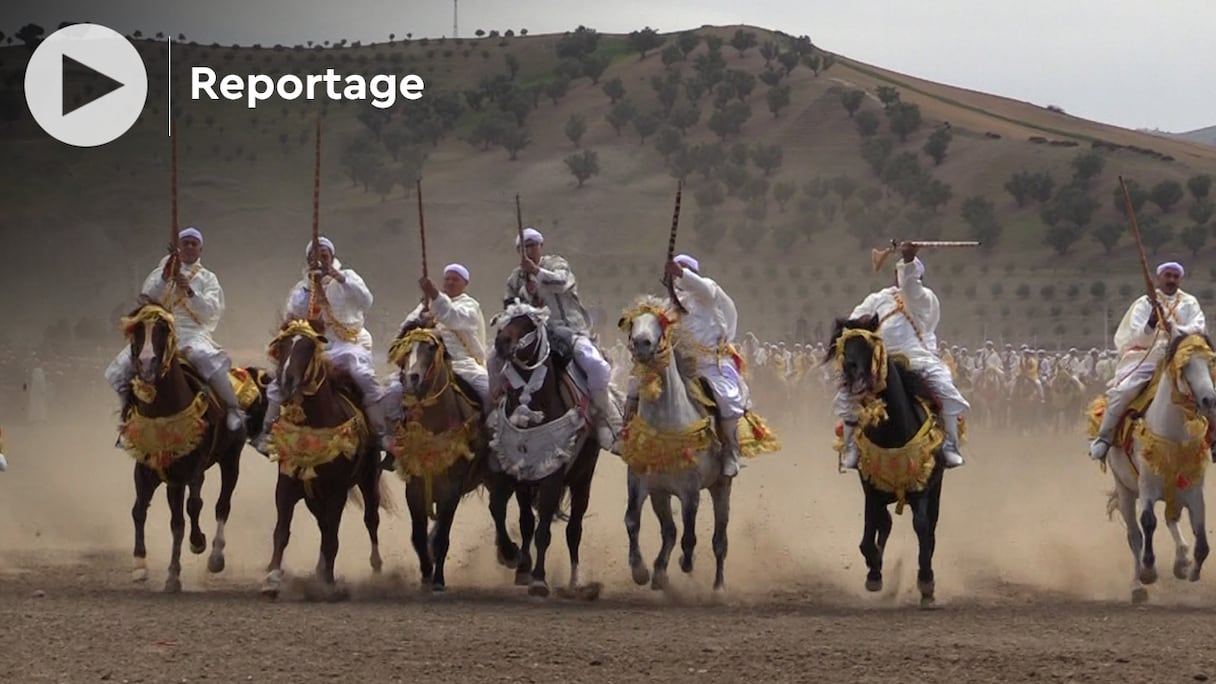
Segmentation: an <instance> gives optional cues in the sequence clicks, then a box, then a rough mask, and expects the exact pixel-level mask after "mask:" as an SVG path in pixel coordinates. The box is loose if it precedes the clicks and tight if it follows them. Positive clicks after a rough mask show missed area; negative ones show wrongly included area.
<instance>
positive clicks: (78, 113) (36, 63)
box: [25, 24, 148, 147]
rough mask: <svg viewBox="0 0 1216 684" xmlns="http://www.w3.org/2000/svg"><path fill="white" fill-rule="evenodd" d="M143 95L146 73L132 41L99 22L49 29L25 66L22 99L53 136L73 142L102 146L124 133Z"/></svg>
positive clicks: (137, 116)
mask: <svg viewBox="0 0 1216 684" xmlns="http://www.w3.org/2000/svg"><path fill="white" fill-rule="evenodd" d="M82 84H87V85H88V87H85V88H83V89H82V88H81V86H82ZM81 93H83V96H82V95H81ZM147 96H148V73H147V70H146V69H145V68H144V62H143V59H142V58H140V56H139V53H138V52H137V51H136V50H135V46H134V45H132V44H131V43H130V41H128V40H127V39H126V38H124V37H123V36H122V34H120V33H118V32H117V31H114V30H113V29H110V28H107V27H105V26H100V25H98V24H73V25H71V26H66V27H64V28H62V29H59V30H58V31H56V32H54V33H52V34H51V35H50V36H48V37H47V39H46V40H44V41H42V44H40V45H39V46H38V49H36V50H34V54H33V55H31V56H30V62H29V66H27V67H26V70H25V99H26V102H27V103H28V104H29V108H30V113H31V114H33V115H34V120H35V121H37V122H38V125H39V126H41V127H42V130H44V131H46V132H47V133H48V134H50V135H51V136H52V137H54V138H55V139H56V140H59V141H61V142H65V143H67V144H69V145H75V146H77V147H96V146H98V145H104V144H106V143H108V142H110V141H112V140H114V139H115V138H117V137H118V136H120V135H122V134H123V133H126V132H127V130H129V129H130V128H131V126H132V125H133V124H134V123H135V121H136V120H137V119H138V118H139V114H140V112H142V111H143V108H144V101H145V99H146V98H147Z"/></svg>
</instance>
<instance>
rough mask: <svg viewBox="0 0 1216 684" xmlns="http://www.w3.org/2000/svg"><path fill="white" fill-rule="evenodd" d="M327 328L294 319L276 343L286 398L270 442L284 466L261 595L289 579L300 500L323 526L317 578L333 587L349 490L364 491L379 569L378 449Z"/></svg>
mask: <svg viewBox="0 0 1216 684" xmlns="http://www.w3.org/2000/svg"><path fill="white" fill-rule="evenodd" d="M324 332H325V326H324V323H322V322H320V321H303V320H294V321H288V322H286V323H284V324H283V326H282V328H281V329H280V331H279V334H278V335H277V336H275V338H274V340H273V341H272V342H271V343H270V349H269V353H270V356H271V358H273V359H274V360H275V362H276V363H277V366H278V367H277V370H276V372H277V377H278V384H279V391H280V392H281V393H282V396H283V404H282V406H283V411H282V417H281V418H280V420H279V421H278V422H277V423H275V425H274V427H273V428H272V431H271V436H270V444H271V451H272V453H273V454H274V457H273V458H274V459H276V460H277V461H278V463H279V478H278V482H277V483H276V484H275V491H274V500H275V509H276V512H277V520H276V522H275V526H274V552H273V555H272V557H271V559H270V565H269V567H268V568H267V575H266V580H265V582H264V583H263V585H262V593H263V594H265V595H266V596H268V597H271V598H275V597H277V596H278V594H279V588H280V586H281V584H282V581H283V570H282V564H283V551H284V549H286V548H287V541H288V539H290V537H291V519H292V516H293V514H294V513H295V507H296V503H298V502H299V501H300V499H304V503H305V504H306V505H307V506H308V510H309V511H311V512H312V514H313V517H314V518H316V520H317V527H318V528H320V530H321V554H320V557H319V558H318V559H317V577H318V579H320V580H321V581H322V582H324V583H325V584H326V585H333V584H334V560H335V559H336V558H337V556H338V529H339V527H340V526H341V523H342V511H343V509H344V508H345V506H346V503H347V496H348V492H350V490H351V489H352V488H354V487H358V488H359V492H360V493H361V494H362V496H363V522H364V524H365V525H366V526H367V533H368V537H369V538H370V539H371V546H372V551H371V559H370V560H371V566H372V571H373V572H380V568H381V565H382V563H381V560H380V541H379V536H378V531H379V528H380V513H379V510H378V509H379V507H381V506H384V507H385V508H386V509H387V508H388V506H387V505H386V503H387V501H388V498H387V497H384V496H381V491H380V484H381V483H380V462H379V448H378V446H377V445H376V444H375V443H374V441H375V440H374V439H373V438H372V437H371V435H370V432H369V429H368V427H367V420H366V418H365V417H364V415H363V412H362V410H361V409H360V408H359V407H360V406H361V403H360V401H359V390H358V387H357V386H356V385H355V383H354V382H353V381H352V380H351V379H350V377H349V376H347V375H345V374H341V373H339V372H338V371H337V370H335V369H334V368H333V367H331V366H330V364H329V363H328V362H327V361H326V360H325V358H324V356H323V345H325V344H326V343H327V342H328V340H326V338H325V337H324Z"/></svg>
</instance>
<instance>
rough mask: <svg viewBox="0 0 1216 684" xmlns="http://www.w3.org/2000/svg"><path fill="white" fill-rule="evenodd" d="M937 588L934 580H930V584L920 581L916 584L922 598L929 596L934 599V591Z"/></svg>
mask: <svg viewBox="0 0 1216 684" xmlns="http://www.w3.org/2000/svg"><path fill="white" fill-rule="evenodd" d="M935 588H936V587H934V584H933V580H929V581H928V582H920V581H918V582H917V583H916V590H917V591H919V592H920V595H921V596H928V597H929V598H933V590H934V589H935Z"/></svg>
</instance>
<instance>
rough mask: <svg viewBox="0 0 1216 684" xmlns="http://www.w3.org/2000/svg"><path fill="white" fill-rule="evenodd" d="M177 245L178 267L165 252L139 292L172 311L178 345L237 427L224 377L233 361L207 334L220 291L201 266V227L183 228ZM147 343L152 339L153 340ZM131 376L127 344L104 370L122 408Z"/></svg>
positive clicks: (219, 309) (217, 313)
mask: <svg viewBox="0 0 1216 684" xmlns="http://www.w3.org/2000/svg"><path fill="white" fill-rule="evenodd" d="M177 246H178V247H177V255H178V259H177V263H178V270H177V272H176V273H171V272H170V266H169V259H170V256H171V255H165V256H164V257H163V258H161V260H160V264H158V265H157V267H156V268H154V269H152V272H151V273H149V274H148V277H147V278H146V279H144V285H143V288H142V289H141V293H142V294H144V295H146V296H148V297H151V298H152V299H155V300H156V301H157V302H160V304H161V305H162V306H164V307H165V308H166V309H168V310H169V311H170V312H171V313H172V314H173V331H174V334H175V335H176V336H177V348H178V350H179V351H180V352H181V353H182V354H183V355H184V356H185V357H186V360H188V361H189V362H190V365H191V366H193V367H194V369H195V370H196V371H198V373H199V375H201V376H202V377H203V378H205V379H206V380H207V384H208V386H210V387H211V391H212V392H214V393H215V396H216V398H217V399H219V401H220V403H221V404H223V406H224V407H225V409H226V410H227V414H226V416H225V419H224V423H225V426H226V427H227V428H228V429H229V430H232V431H235V430H238V429H239V428H240V427H241V424H242V423H243V422H245V416H244V413H243V412H242V411H241V405H240V402H239V401H238V400H237V398H236V393H235V392H234V391H233V390H232V382H231V381H230V380H229V379H228V371H229V370H231V368H232V360H231V359H229V358H228V354H226V353H225V352H224V350H223V349H221V348H220V347H219V345H217V344H216V343H215V340H214V339H212V337H211V335H212V333H214V332H215V329H216V327H217V326H219V323H220V317H221V316H222V315H223V313H224V290H223V288H221V287H220V281H219V279H218V278H216V277H215V274H214V273H212V272H211V271H208V270H207V269H205V268H203V264H202V256H203V233H202V231H200V230H199V229H198V228H195V227H193V226H191V227H189V228H186V229H185V230H183V231H181V232H180V233H178V234H177ZM147 343H148V344H151V341H148V342H147ZM134 378H135V366H134V365H133V364H132V360H131V348H130V346H127V347H126V348H124V349H123V350H122V351H121V352H119V353H118V356H116V357H115V358H114V361H113V362H111V363H110V366H109V368H107V369H106V381H107V382H109V383H110V386H111V387H113V388H114V391H115V392H118V396H119V397H120V398H121V399H122V405H123V408H124V409H125V408H126V406H127V405H129V404H130V402H131V391H132V390H131V382H132V381H133V380H134Z"/></svg>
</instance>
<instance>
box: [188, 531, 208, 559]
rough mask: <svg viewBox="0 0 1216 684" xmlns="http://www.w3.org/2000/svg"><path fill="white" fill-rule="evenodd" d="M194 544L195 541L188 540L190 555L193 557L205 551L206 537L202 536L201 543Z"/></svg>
mask: <svg viewBox="0 0 1216 684" xmlns="http://www.w3.org/2000/svg"><path fill="white" fill-rule="evenodd" d="M195 542H196V540H194V539H191V540H190V553H193V554H194V555H196V556H197V555H199V554H201V553H202V552H204V551H206V550H207V537H206V536H203V537H202V538H201V541H197V543H195Z"/></svg>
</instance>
